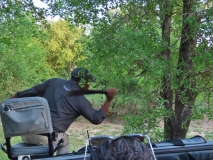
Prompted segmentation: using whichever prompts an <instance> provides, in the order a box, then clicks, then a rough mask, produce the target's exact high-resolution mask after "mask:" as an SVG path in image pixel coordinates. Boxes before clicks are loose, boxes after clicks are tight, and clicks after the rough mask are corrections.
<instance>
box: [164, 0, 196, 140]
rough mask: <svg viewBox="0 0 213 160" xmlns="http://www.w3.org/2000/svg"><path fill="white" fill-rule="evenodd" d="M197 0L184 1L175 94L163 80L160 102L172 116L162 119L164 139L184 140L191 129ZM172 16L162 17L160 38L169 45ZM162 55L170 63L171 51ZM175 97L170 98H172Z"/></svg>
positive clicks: (167, 79)
mask: <svg viewBox="0 0 213 160" xmlns="http://www.w3.org/2000/svg"><path fill="white" fill-rule="evenodd" d="M195 3H196V0H183V13H182V14H183V16H182V18H183V23H182V32H181V43H180V48H179V60H178V67H177V76H176V83H177V85H178V88H177V89H176V90H175V91H172V90H171V81H170V77H169V76H168V75H165V77H164V79H163V83H164V86H163V92H162V94H161V96H162V98H164V100H165V107H166V109H167V110H169V111H171V113H173V110H174V115H172V116H171V117H170V118H165V119H164V131H165V138H166V139H175V138H186V134H187V131H188V128H189V125H190V116H191V114H192V107H193V105H194V102H195V98H196V95H197V94H196V93H195V92H194V91H193V90H194V89H195V87H196V83H195V79H194V64H193V61H192V56H193V55H194V49H195V47H196V44H197V40H196V38H197V32H198V30H197V28H198V24H197V23H196V22H195V24H192V21H193V20H195V21H196V19H197V17H196V15H195V13H196V11H195ZM170 16H171V14H165V19H164V21H163V25H162V38H163V39H164V40H166V42H168V46H169V44H170V43H169V41H170V38H169V35H168V33H169V34H170V30H169V28H168V27H170V26H171V18H170ZM162 55H163V56H164V58H165V59H166V60H169V59H170V51H169V50H168V48H166V49H165V50H164V51H163V52H162ZM172 93H175V96H174V97H173V94H172ZM173 98H175V103H174V109H173V108H172V107H173V106H172V100H173Z"/></svg>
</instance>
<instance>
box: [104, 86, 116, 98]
mask: <svg viewBox="0 0 213 160" xmlns="http://www.w3.org/2000/svg"><path fill="white" fill-rule="evenodd" d="M116 93H117V90H116V89H115V88H109V89H107V94H106V98H107V100H108V101H111V100H112V99H113V98H114V97H115V95H116Z"/></svg>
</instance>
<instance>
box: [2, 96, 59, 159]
mask: <svg viewBox="0 0 213 160" xmlns="http://www.w3.org/2000/svg"><path fill="white" fill-rule="evenodd" d="M0 112H1V120H2V126H3V131H4V137H5V140H6V143H2V144H1V149H2V150H3V151H4V152H5V153H6V154H7V155H8V158H9V159H12V160H16V159H17V160H20V159H21V160H22V159H23V160H26V159H38V158H47V157H52V156H53V155H54V152H55V151H56V150H57V149H59V148H60V147H61V146H62V144H63V139H61V140H60V141H59V143H58V144H57V145H53V138H54V137H53V136H52V135H53V134H52V133H53V127H52V121H51V116H50V109H49V105H48V102H47V100H46V99H44V98H42V97H26V98H13V99H6V100H4V101H3V102H1V104H0ZM28 134H42V135H45V136H47V137H48V145H41V146H37V145H31V144H26V143H23V142H20V143H18V144H15V145H11V138H13V137H16V136H22V135H28Z"/></svg>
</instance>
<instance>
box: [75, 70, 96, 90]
mask: <svg viewBox="0 0 213 160" xmlns="http://www.w3.org/2000/svg"><path fill="white" fill-rule="evenodd" d="M71 79H72V80H74V81H75V82H77V83H78V84H87V83H88V82H95V80H96V78H95V77H94V76H93V75H92V74H90V73H89V71H88V70H87V69H86V68H82V67H78V68H75V69H74V70H73V71H72V72H71ZM81 88H82V87H81Z"/></svg>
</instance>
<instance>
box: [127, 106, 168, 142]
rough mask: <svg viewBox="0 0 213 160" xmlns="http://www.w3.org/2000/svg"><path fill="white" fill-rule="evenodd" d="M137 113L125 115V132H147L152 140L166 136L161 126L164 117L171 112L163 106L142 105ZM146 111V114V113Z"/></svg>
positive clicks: (158, 139)
mask: <svg viewBox="0 0 213 160" xmlns="http://www.w3.org/2000/svg"><path fill="white" fill-rule="evenodd" d="M134 112H135V114H131V113H130V114H129V115H127V116H125V123H124V129H123V134H131V133H141V134H147V135H149V136H150V137H151V139H152V141H155V142H157V141H160V140H162V139H163V137H164V131H163V129H162V128H161V127H160V126H159V123H160V122H161V121H163V120H162V117H166V116H167V117H168V116H169V113H168V111H167V110H165V108H164V107H163V106H160V107H157V108H148V109H147V108H146V107H140V108H138V109H137V112H136V111H134ZM144 113H145V114H144Z"/></svg>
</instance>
